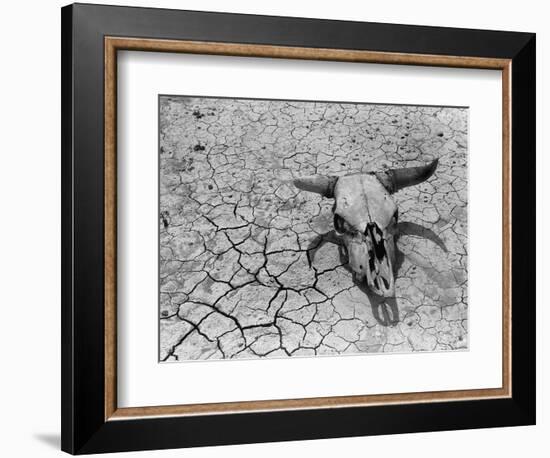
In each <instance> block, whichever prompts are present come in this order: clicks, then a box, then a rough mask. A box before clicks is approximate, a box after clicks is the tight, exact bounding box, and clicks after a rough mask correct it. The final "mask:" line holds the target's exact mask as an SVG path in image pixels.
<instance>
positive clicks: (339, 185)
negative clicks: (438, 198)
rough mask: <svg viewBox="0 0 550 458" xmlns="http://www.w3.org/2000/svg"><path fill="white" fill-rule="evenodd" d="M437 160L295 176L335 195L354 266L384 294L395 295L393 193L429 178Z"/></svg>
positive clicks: (301, 184)
mask: <svg viewBox="0 0 550 458" xmlns="http://www.w3.org/2000/svg"><path fill="white" fill-rule="evenodd" d="M437 163H438V160H437V159H436V160H434V161H433V162H431V163H430V164H427V165H424V166H420V167H408V168H403V169H393V170H387V171H381V172H370V173H357V174H352V175H346V176H343V177H335V176H325V175H314V176H309V177H303V178H296V179H295V180H294V185H295V186H296V187H297V188H299V189H302V190H304V191H310V192H315V193H317V194H321V195H322V196H324V197H327V198H334V207H333V213H334V229H335V230H336V232H337V233H338V234H339V235H340V237H341V238H342V239H343V242H344V247H345V250H346V251H347V257H348V262H349V266H350V268H351V269H352V270H353V273H354V275H355V277H356V279H357V280H358V281H362V280H363V279H366V282H367V285H368V287H369V288H370V289H371V290H372V291H373V292H374V293H375V294H378V295H379V296H382V297H393V296H394V295H395V279H394V270H393V269H394V266H395V242H394V235H395V231H396V225H397V205H396V204H395V201H394V199H393V197H392V194H393V193H394V192H397V191H399V190H400V189H402V188H404V187H407V186H413V185H416V184H419V183H422V182H423V181H425V180H427V179H428V178H429V177H431V176H432V174H433V173H434V171H435V169H436V167H437Z"/></svg>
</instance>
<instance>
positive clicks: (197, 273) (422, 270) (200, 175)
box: [159, 96, 468, 361]
mask: <svg viewBox="0 0 550 458" xmlns="http://www.w3.org/2000/svg"><path fill="white" fill-rule="evenodd" d="M159 103H160V215H159V216H160V220H159V223H160V354H159V358H160V360H161V361H185V360H198V359H202V360H206V359H210V360H212V359H228V358H258V357H290V356H314V355H338V354H353V353H379V352H400V353H403V352H417V351H444V350H457V349H466V348H467V344H468V324H467V318H468V306H467V138H468V135H467V118H468V111H467V109H464V108H445V107H426V106H392V105H370V104H351V103H346V104H340V103H314V102H290V101H263V100H245V99H214V98H193V97H183V96H182V97H179V96H161V97H160V102H159ZM435 158H439V166H438V168H437V170H436V172H435V174H434V176H433V177H432V178H430V179H429V180H428V181H426V182H424V183H422V184H420V185H417V186H412V187H409V188H406V189H404V190H401V191H399V192H397V193H396V194H395V195H394V197H395V201H396V203H397V206H398V209H399V225H398V228H399V230H400V232H399V234H398V236H397V237H398V238H397V243H396V245H397V261H396V264H397V266H396V277H395V278H396V282H395V287H396V295H395V298H391V299H386V300H382V299H381V298H379V297H376V296H374V295H373V294H372V293H370V292H369V291H368V289H366V287H365V286H364V285H363V284H361V283H357V282H355V281H354V279H353V275H352V273H351V272H350V270H349V267H348V266H347V262H346V259H345V258H344V256H343V255H342V250H341V249H340V245H341V241H340V240H339V238H338V236H337V235H336V234H335V233H334V231H333V229H334V228H333V223H332V216H333V215H332V211H331V209H332V205H333V200H332V199H326V198H322V197H321V196H319V195H317V194H312V193H307V192H304V191H300V190H298V189H297V188H295V187H294V186H293V184H292V179H293V178H296V177H301V176H305V175H311V174H314V173H322V174H331V175H337V176H343V175H347V174H350V173H357V172H367V171H371V170H383V169H386V168H392V167H408V166H414V165H422V164H424V163H426V162H429V161H431V160H432V159H435Z"/></svg>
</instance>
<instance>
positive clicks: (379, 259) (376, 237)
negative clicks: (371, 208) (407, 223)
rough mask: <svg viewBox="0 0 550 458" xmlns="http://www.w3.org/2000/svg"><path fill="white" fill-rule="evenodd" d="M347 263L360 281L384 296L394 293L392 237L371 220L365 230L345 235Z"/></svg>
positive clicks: (390, 295)
mask: <svg viewBox="0 0 550 458" xmlns="http://www.w3.org/2000/svg"><path fill="white" fill-rule="evenodd" d="M343 238H344V243H345V245H346V251H347V254H348V265H349V267H350V269H351V270H352V271H353V273H354V274H355V277H356V279H357V280H358V281H366V283H367V285H368V286H369V288H370V289H371V290H372V291H373V292H374V293H376V294H378V295H379V296H382V297H392V296H393V295H394V291H395V289H394V273H393V257H394V245H393V243H394V241H393V236H392V235H390V234H389V233H387V231H385V230H382V229H380V228H379V227H378V226H377V225H376V224H375V223H369V224H368V225H367V228H366V230H365V232H364V233H363V234H362V233H360V232H354V233H349V232H348V233H345V234H343Z"/></svg>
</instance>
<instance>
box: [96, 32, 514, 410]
mask: <svg viewBox="0 0 550 458" xmlns="http://www.w3.org/2000/svg"><path fill="white" fill-rule="evenodd" d="M119 50H126V51H149V52H174V53H183V54H206V55H223V56H239V57H267V58H280V59H302V60H321V61H339V62H363V63H377V64H398V65H423V66H435V67H458V68H479V69H493V70H500V71H501V72H502V185H503V189H502V236H503V243H502V387H500V388H487V389H471V390H453V391H430V392H416V393H394V394H376V395H354V396H333V397H317V398H303V399H283V400H262V401H239V402H223V403H208V404H182V405H169V406H143V407H125V408H119V407H118V404H117V334H116V332H117V313H116V307H117V305H116V304H117V298H116V291H117V282H116V272H117V267H116V266H117V254H116V251H117V218H116V215H117V165H116V164H117V145H116V140H117V51H119ZM511 67H512V63H511V60H509V59H494V58H482V57H463V56H439V55H425V54H405V53H388V52H375V51H359V50H344V49H323V48H300V47H289V46H271V45H252V44H241V43H215V42H197V41H179V40H156V39H143V38H122V37H105V81H104V90H105V91H104V97H105V100H104V102H105V113H104V122H105V126H104V129H105V144H104V154H105V158H104V159H105V166H104V167H105V171H104V173H105V190H104V191H105V194H104V205H105V208H104V212H105V234H104V237H105V266H104V269H105V270H104V272H105V285H104V288H105V396H104V401H105V406H104V407H105V420H106V421H113V420H129V419H137V418H144V417H159V416H182V415H212V414H227V413H247V412H259V411H264V412H266V411H273V410H300V409H323V408H339V407H359V406H373V405H383V404H410V403H426V402H441V401H461V400H478V399H495V398H507V397H511V395H512V365H511V348H512V334H511V319H512V316H511V298H512V296H511V287H512V278H511V274H512V272H511V253H512V252H511V243H512V226H511V212H512V207H511V195H512V194H511V191H512V189H511V187H512V181H511V121H512V120H511V100H512V99H511V90H512V86H511V70H512V68H511Z"/></svg>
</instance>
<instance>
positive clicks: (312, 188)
mask: <svg viewBox="0 0 550 458" xmlns="http://www.w3.org/2000/svg"><path fill="white" fill-rule="evenodd" d="M337 181H338V177H333V176H326V175H312V176H309V177H302V178H295V179H294V186H296V187H297V188H298V189H302V190H303V191H309V192H315V193H317V194H321V195H322V196H323V197H328V198H332V197H334V186H336V182H337Z"/></svg>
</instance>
